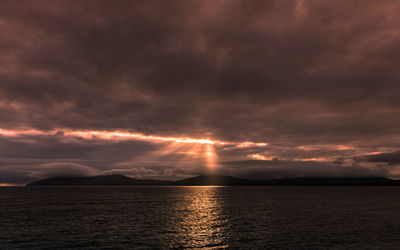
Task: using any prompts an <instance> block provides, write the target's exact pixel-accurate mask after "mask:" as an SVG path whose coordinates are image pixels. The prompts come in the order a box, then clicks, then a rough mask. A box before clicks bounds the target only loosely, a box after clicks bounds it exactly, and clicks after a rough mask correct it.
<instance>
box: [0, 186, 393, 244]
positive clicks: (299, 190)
mask: <svg viewBox="0 0 400 250" xmlns="http://www.w3.org/2000/svg"><path fill="white" fill-rule="evenodd" d="M187 248H192V249H400V187H214V186H210V187H2V188H0V249H187Z"/></svg>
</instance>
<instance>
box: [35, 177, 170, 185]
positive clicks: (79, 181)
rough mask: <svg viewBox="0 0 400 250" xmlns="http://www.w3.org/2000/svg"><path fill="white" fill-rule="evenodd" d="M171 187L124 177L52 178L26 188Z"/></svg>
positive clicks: (155, 181)
mask: <svg viewBox="0 0 400 250" xmlns="http://www.w3.org/2000/svg"><path fill="white" fill-rule="evenodd" d="M157 185H171V182H170V181H160V180H150V179H148V180H140V179H133V178H129V177H126V176H124V175H100V176H91V177H54V178H47V179H44V180H40V181H36V182H32V183H29V184H28V186H157Z"/></svg>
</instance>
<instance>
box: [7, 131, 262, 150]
mask: <svg viewBox="0 0 400 250" xmlns="http://www.w3.org/2000/svg"><path fill="white" fill-rule="evenodd" d="M60 132H61V134H62V135H63V136H73V137H80V138H84V139H102V140H141V141H152V142H176V143H194V144H210V145H235V146H236V147H264V146H267V145H268V143H257V142H248V141H246V142H227V141H220V140H211V139H205V138H200V139H197V138H191V137H169V136H157V135H144V134H141V133H131V132H126V131H100V130H70V129H54V130H50V131H41V130H34V129H26V130H7V129H1V128H0V135H3V136H23V135H27V136H29V135H56V134H58V133H60Z"/></svg>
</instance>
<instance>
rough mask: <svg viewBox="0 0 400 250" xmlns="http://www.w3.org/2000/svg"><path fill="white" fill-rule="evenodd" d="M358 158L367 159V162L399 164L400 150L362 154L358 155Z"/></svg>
mask: <svg viewBox="0 0 400 250" xmlns="http://www.w3.org/2000/svg"><path fill="white" fill-rule="evenodd" d="M356 160H357V161H365V162H380V163H388V164H389V165H397V164H400V151H397V152H391V153H382V154H374V155H366V156H361V157H357V158H356Z"/></svg>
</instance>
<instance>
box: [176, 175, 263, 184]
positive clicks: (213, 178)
mask: <svg viewBox="0 0 400 250" xmlns="http://www.w3.org/2000/svg"><path fill="white" fill-rule="evenodd" d="M173 184H174V185H177V186H186V185H187V186H251V185H257V184H259V181H254V180H248V179H241V178H235V177H232V176H226V175H199V176H196V177H192V178H187V179H183V180H179V181H175V182H174V183H173Z"/></svg>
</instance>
